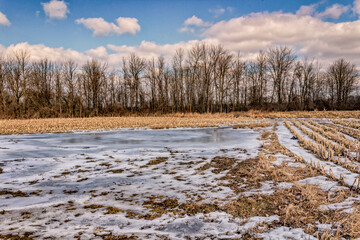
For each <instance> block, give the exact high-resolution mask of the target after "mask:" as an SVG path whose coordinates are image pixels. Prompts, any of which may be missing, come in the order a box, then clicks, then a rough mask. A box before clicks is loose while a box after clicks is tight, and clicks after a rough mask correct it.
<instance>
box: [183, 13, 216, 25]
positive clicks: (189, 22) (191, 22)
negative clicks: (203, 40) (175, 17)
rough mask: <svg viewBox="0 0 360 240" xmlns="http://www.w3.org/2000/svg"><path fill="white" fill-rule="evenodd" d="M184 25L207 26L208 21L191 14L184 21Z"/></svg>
mask: <svg viewBox="0 0 360 240" xmlns="http://www.w3.org/2000/svg"><path fill="white" fill-rule="evenodd" d="M184 25H185V26H196V27H206V26H209V25H210V23H208V22H204V21H203V20H202V19H201V18H198V17H197V16H195V15H193V16H192V17H190V18H188V19H186V20H185V22H184Z"/></svg>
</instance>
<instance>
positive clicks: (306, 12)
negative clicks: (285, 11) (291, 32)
mask: <svg viewBox="0 0 360 240" xmlns="http://www.w3.org/2000/svg"><path fill="white" fill-rule="evenodd" d="M317 6H318V4H311V5H303V6H301V7H300V8H299V10H297V12H296V15H298V16H311V15H313V14H314V12H315V10H316V8H317Z"/></svg>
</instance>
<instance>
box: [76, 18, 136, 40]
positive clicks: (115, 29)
mask: <svg viewBox="0 0 360 240" xmlns="http://www.w3.org/2000/svg"><path fill="white" fill-rule="evenodd" d="M75 22H76V23H77V24H83V25H84V26H85V27H86V28H88V29H90V30H92V31H93V35H94V36H108V35H111V34H117V35H121V34H124V33H130V34H133V35H134V34H136V32H138V31H140V29H141V28H140V25H139V24H138V20H137V19H136V18H127V17H119V18H118V19H116V24H115V23H112V22H107V21H105V20H104V19H103V18H80V19H77V20H75Z"/></svg>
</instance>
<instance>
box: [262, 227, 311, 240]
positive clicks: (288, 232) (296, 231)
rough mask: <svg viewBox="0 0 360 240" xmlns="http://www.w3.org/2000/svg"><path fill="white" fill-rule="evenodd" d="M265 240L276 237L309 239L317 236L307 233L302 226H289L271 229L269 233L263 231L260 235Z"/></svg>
mask: <svg viewBox="0 0 360 240" xmlns="http://www.w3.org/2000/svg"><path fill="white" fill-rule="evenodd" d="M259 236H260V237H262V238H263V239H264V240H275V239H279V240H280V239H289V240H290V239H307V240H313V239H314V240H315V239H317V238H315V237H313V236H311V235H309V234H306V233H305V232H304V230H303V229H301V228H289V227H279V228H275V229H273V230H271V231H270V232H267V233H262V234H260V235H259Z"/></svg>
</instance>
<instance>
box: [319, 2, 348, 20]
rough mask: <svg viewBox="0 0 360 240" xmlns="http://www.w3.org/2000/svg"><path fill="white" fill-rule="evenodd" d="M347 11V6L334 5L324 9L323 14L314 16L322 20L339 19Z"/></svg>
mask: <svg viewBox="0 0 360 240" xmlns="http://www.w3.org/2000/svg"><path fill="white" fill-rule="evenodd" d="M349 9H350V7H349V6H344V5H341V4H337V3H336V4H334V5H332V6H330V7H328V8H326V9H325V11H324V12H320V13H317V14H316V15H315V16H316V17H318V18H322V19H329V18H332V19H339V17H340V16H341V15H343V14H344V13H346V12H347V11H348V10H349Z"/></svg>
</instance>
